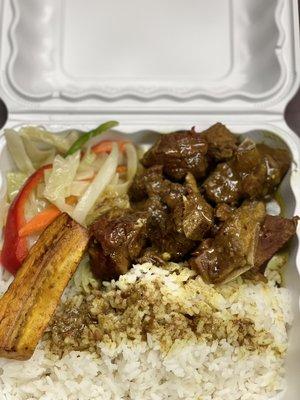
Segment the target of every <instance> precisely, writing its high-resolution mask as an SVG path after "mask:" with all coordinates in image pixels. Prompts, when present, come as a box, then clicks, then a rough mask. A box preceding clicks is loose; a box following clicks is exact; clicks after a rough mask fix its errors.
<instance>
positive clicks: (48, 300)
mask: <svg viewBox="0 0 300 400" xmlns="http://www.w3.org/2000/svg"><path fill="white" fill-rule="evenodd" d="M88 241H89V235H88V232H87V230H86V229H85V228H83V227H82V226H81V225H79V224H78V223H77V222H75V221H74V220H72V218H70V217H69V216H68V215H67V214H65V213H63V214H61V215H60V216H59V217H58V218H57V219H56V220H55V221H54V222H53V223H52V224H51V225H49V226H48V227H47V228H46V229H45V231H44V232H43V233H42V234H41V236H40V238H39V239H38V241H37V242H36V243H35V245H34V246H33V247H32V248H31V250H30V252H29V254H28V256H27V258H26V259H25V261H24V263H23V265H22V267H21V268H20V270H19V271H18V273H17V275H16V277H15V279H14V281H13V282H12V284H11V285H10V287H9V288H8V290H7V292H6V293H5V294H4V295H3V297H2V298H1V299H0V357H6V358H14V359H19V360H27V359H29V358H30V357H31V356H32V354H33V352H34V350H35V348H36V346H37V344H38V342H39V340H40V338H41V337H42V335H43V332H44V330H45V329H46V327H47V325H48V323H49V321H50V319H51V317H52V315H53V313H54V311H55V309H56V307H57V305H58V303H59V300H60V298H61V295H62V293H63V291H64V289H65V287H66V286H67V284H68V282H69V280H70V278H71V277H72V275H73V274H74V272H75V270H76V268H77V265H78V264H79V262H80V260H81V258H82V256H83V253H84V251H85V249H86V247H87V244H88Z"/></svg>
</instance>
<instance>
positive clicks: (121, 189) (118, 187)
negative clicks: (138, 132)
mask: <svg viewBox="0 0 300 400" xmlns="http://www.w3.org/2000/svg"><path fill="white" fill-rule="evenodd" d="M125 150H126V158H127V177H126V181H125V182H123V183H118V184H114V183H113V182H111V184H110V185H109V186H108V188H107V191H108V192H111V193H116V194H119V195H123V194H126V193H127V192H128V189H129V187H130V185H131V184H132V181H133V178H134V177H135V174H136V171H137V167H138V157H137V152H136V148H135V146H134V145H133V144H132V143H126V145H125Z"/></svg>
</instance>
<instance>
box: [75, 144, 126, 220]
mask: <svg viewBox="0 0 300 400" xmlns="http://www.w3.org/2000/svg"><path fill="white" fill-rule="evenodd" d="M118 156H119V150H118V145H117V144H115V143H114V144H113V147H112V151H111V153H110V155H109V156H108V157H107V159H106V160H105V162H104V164H103V165H102V167H101V168H100V169H99V171H98V173H97V175H96V176H95V178H94V179H93V181H92V183H91V184H90V186H89V187H88V188H87V190H86V191H85V193H84V194H83V196H82V197H81V199H80V200H79V202H78V203H77V205H76V206H75V209H74V212H73V214H72V217H73V218H74V219H75V220H76V221H77V222H79V223H80V224H83V223H84V221H85V218H86V216H87V214H88V213H89V211H90V210H91V209H92V207H93V206H94V204H95V203H96V201H97V199H98V198H99V196H100V195H101V194H102V193H103V191H104V189H105V188H106V186H107V185H108V184H109V183H110V181H111V180H112V178H113V176H114V175H115V173H116V169H117V166H118Z"/></svg>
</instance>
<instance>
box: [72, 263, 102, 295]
mask: <svg viewBox="0 0 300 400" xmlns="http://www.w3.org/2000/svg"><path fill="white" fill-rule="evenodd" d="M73 280H74V284H75V287H76V288H77V289H78V290H80V289H83V290H84V292H86V293H89V292H90V291H91V289H96V288H98V286H99V283H98V281H97V280H96V279H95V278H94V276H93V273H92V271H91V267H90V264H89V259H88V257H87V256H85V257H84V258H83V259H82V260H81V262H80V264H79V265H78V268H77V271H76V272H75V275H74V277H73Z"/></svg>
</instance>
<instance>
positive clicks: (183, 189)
mask: <svg viewBox="0 0 300 400" xmlns="http://www.w3.org/2000/svg"><path fill="white" fill-rule="evenodd" d="M116 126H117V123H116V122H115V121H109V122H107V123H105V124H102V125H100V126H99V127H98V128H96V129H94V130H92V131H89V132H85V133H84V132H77V131H75V130H70V131H66V132H62V133H59V134H55V133H51V132H48V131H46V130H45V129H44V128H41V127H31V126H29V127H23V128H21V129H20V130H19V131H18V132H16V131H14V130H11V129H9V130H6V132H5V137H6V141H7V146H8V149H9V151H10V154H11V157H12V159H13V160H14V163H15V167H16V168H15V169H14V170H13V171H10V172H8V173H7V181H6V182H7V190H6V196H5V199H4V200H3V202H2V207H1V211H2V215H1V218H2V221H1V222H2V224H3V245H2V250H1V264H2V268H3V269H2V278H1V280H0V294H1V291H2V297H1V298H0V357H3V359H0V389H1V391H2V392H3V393H5V392H7V393H8V394H9V395H10V397H9V398H18V399H29V398H42V396H43V395H45V393H47V392H48V391H49V393H52V391H53V393H54V397H55V398H57V399H58V398H64V399H75V398H78V399H79V398H80V399H81V398H82V399H89V398H105V399H141V398H143V399H178V398H185V399H220V398H225V397H226V398H227V397H230V398H234V399H246V398H249V399H250V398H254V397H252V396H254V395H255V396H256V397H255V398H257V399H265V398H271V397H272V396H273V395H274V394H276V393H277V392H278V391H280V390H282V389H283V387H284V373H283V372H284V370H283V361H284V355H285V353H286V350H287V327H288V325H289V324H291V322H292V316H291V305H290V295H289V291H288V290H287V289H286V288H284V287H283V285H282V271H283V267H284V265H285V264H286V261H287V254H288V250H287V249H288V247H287V244H288V242H289V241H290V239H291V238H292V237H293V236H294V235H295V233H296V228H297V222H298V217H297V216H295V217H292V218H286V217H285V216H284V215H283V209H282V202H281V201H279V200H278V196H277V188H278V186H279V185H280V183H281V181H282V179H283V178H284V176H285V175H286V173H287V172H288V170H289V168H290V165H291V161H292V160H291V156H290V153H289V151H288V150H287V149H286V148H271V147H269V146H268V145H267V144H265V143H255V142H254V141H253V140H252V139H251V138H249V137H247V136H246V137H245V138H244V137H242V136H241V137H240V136H238V135H236V134H233V133H232V132H230V131H229V129H227V127H226V126H224V125H223V124H221V123H217V124H215V125H213V126H211V127H210V128H209V129H207V130H205V131H204V132H197V131H196V130H195V128H192V129H191V130H186V131H178V132H172V133H166V134H162V135H160V136H159V138H158V139H157V141H156V142H155V143H154V144H153V145H152V146H151V147H150V148H148V149H147V150H146V151H145V152H143V151H142V149H141V148H139V147H138V146H136V145H135V144H134V143H133V142H131V141H130V136H129V135H120V134H119V133H116V132H114V131H111V132H109V139H107V138H106V139H105V140H101V137H100V138H98V136H99V135H101V134H102V133H104V132H106V133H107V132H108V131H110V130H111V129H112V128H114V127H116ZM99 140H100V141H99ZM283 200H284V199H283ZM7 359H15V360H7ZM16 360H23V361H16ZM24 360H27V361H24ZM75 365H76V367H75ZM37 371H38V372H37ZM53 388H55V390H54V389H53ZM60 396H61V397H60ZM224 396H225V397H224ZM247 396H248V397H247ZM54 397H53V398H54ZM45 398H46V397H45ZM47 398H48V397H47ZM49 398H50V397H49ZM51 398H52V397H51Z"/></svg>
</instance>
